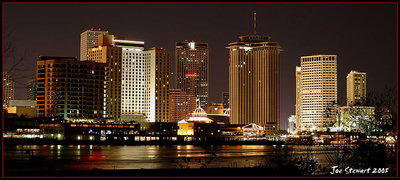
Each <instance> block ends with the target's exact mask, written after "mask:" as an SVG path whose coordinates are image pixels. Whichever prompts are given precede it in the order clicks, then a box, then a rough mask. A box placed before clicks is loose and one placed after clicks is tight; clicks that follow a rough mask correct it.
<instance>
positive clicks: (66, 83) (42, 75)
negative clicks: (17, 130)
mask: <svg viewBox="0 0 400 180" xmlns="http://www.w3.org/2000/svg"><path fill="white" fill-rule="evenodd" d="M105 68H106V64H105V63H97V62H91V61H79V60H77V59H76V58H74V57H52V56H40V57H39V59H38V60H37V72H36V74H37V76H36V78H37V106H38V117H55V116H61V117H62V118H65V119H71V118H105V117H106V114H105V109H104V108H105V107H104V106H105V102H104V91H105V84H104V83H105Z"/></svg>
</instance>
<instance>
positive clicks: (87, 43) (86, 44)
mask: <svg viewBox="0 0 400 180" xmlns="http://www.w3.org/2000/svg"><path fill="white" fill-rule="evenodd" d="M104 34H108V31H102V30H101V29H93V28H92V29H89V30H86V31H85V32H83V33H81V56H80V60H81V61H83V60H88V51H89V49H90V48H93V47H97V46H98V45H99V44H98V37H99V35H104Z"/></svg>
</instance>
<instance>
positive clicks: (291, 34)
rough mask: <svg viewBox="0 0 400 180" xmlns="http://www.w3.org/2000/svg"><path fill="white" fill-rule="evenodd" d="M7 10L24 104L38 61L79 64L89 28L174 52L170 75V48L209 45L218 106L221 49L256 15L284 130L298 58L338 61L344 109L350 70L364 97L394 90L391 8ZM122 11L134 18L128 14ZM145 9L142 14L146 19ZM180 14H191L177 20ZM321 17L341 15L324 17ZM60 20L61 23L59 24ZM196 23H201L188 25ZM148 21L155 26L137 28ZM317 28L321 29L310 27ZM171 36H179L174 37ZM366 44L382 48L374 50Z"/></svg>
mask: <svg viewBox="0 0 400 180" xmlns="http://www.w3.org/2000/svg"><path fill="white" fill-rule="evenodd" d="M4 6H5V8H4V10H5V11H4V27H3V28H4V32H5V34H7V33H9V32H10V31H12V33H13V34H12V36H11V37H9V36H4V37H5V39H4V41H5V43H7V42H9V40H10V41H12V43H13V45H14V46H15V47H16V51H17V52H16V55H17V56H20V55H22V54H23V51H24V50H25V49H28V50H29V51H28V53H27V55H26V56H25V60H24V67H21V68H19V70H23V72H24V74H23V75H24V78H18V77H15V78H13V77H12V78H13V79H16V81H17V83H16V88H15V89H16V93H15V99H26V87H23V86H24V85H23V84H25V85H26V84H27V81H28V80H29V79H30V78H32V77H34V75H33V74H34V72H35V70H34V67H35V64H36V59H37V57H38V56H39V55H49V56H51V55H54V56H67V57H70V56H76V57H79V52H80V48H79V44H80V43H79V40H80V34H81V33H82V32H84V31H85V30H87V29H90V28H92V27H94V28H102V30H106V31H109V33H110V34H117V35H121V36H124V37H127V39H131V40H139V41H144V42H145V44H146V48H149V47H153V46H157V47H163V48H165V49H167V50H168V51H170V52H171V57H170V66H171V70H172V72H174V73H175V72H176V70H174V69H172V67H174V62H173V59H174V58H175V55H174V54H173V51H174V45H175V42H177V41H184V40H189V41H191V40H194V41H200V42H206V43H208V44H209V49H210V50H209V51H210V80H209V81H210V90H209V91H210V100H209V101H210V103H211V102H219V101H220V94H221V92H222V91H226V90H228V89H229V88H228V82H229V81H228V79H229V70H228V68H229V66H228V60H229V56H228V50H227V49H225V47H226V45H227V44H228V43H229V42H234V41H236V38H237V36H239V35H245V34H248V33H250V32H252V13H253V12H257V15H258V20H257V21H258V23H257V24H258V27H257V30H258V33H260V34H265V35H268V36H272V37H273V39H274V40H275V41H277V42H279V43H280V45H282V47H284V50H285V51H284V52H282V54H281V69H280V77H281V79H280V82H281V91H280V94H285V95H284V96H281V99H280V101H281V114H280V121H281V128H282V127H283V126H284V123H283V122H285V121H286V120H287V118H288V117H289V116H290V115H292V114H295V113H294V112H295V107H294V105H295V77H294V76H293V69H294V67H295V66H296V65H297V66H298V65H299V64H300V62H299V58H300V57H301V56H307V55H315V54H335V55H338V62H337V63H338V74H337V75H338V77H337V81H338V99H339V100H341V101H345V98H346V75H347V73H348V72H349V71H350V70H352V69H358V70H359V71H361V72H366V73H368V80H367V81H368V91H367V92H372V91H380V90H382V89H383V87H384V86H385V85H389V86H395V85H396V81H395V80H396V67H397V66H396V53H395V52H396V44H395V43H396V35H395V33H396V31H395V30H396V26H395V25H396V23H395V22H396V18H395V16H394V15H395V12H396V11H395V8H396V6H395V5H393V4H373V5H368V4H351V5H348V4H342V5H341V4H335V5H332V4H285V5H284V4H268V3H267V4H252V5H246V4H225V5H216V4H210V5H204V4H202V5H193V4H190V5H189V4H182V5H179V4H161V5H150V4H126V5H112V4H101V5H95V4H87V5H82V4H75V5H73V4H68V5H59V4H52V5H46V4H26V5H24V4H6V5H4ZM23 7H29V8H24V11H21V10H20V9H19V8H23ZM104 8H108V10H109V11H112V12H114V11H118V13H109V14H107V15H106V14H101V13H88V12H102V11H101V9H104ZM70 9H74V11H73V12H74V13H75V14H68V16H66V13H67V12H69V10H70ZM126 9H131V10H129V11H125V10H126ZM143 9H147V10H146V12H144V11H143ZM221 9H222V10H221ZM179 10H185V11H187V12H191V13H186V14H185V16H180V15H181V14H180V13H179V12H180V11H179ZM238 10H241V11H238ZM53 11H54V12H58V13H56V14H55V15H54V16H52V17H47V16H48V13H51V12H53ZM204 11H207V12H209V13H208V14H203V15H204V16H205V17H203V16H199V15H198V14H199V12H204ZM326 11H328V12H340V13H332V14H325V13H324V12H326ZM33 12H35V13H33ZM126 12H129V14H126ZM167 12H171V13H168V15H169V16H167V18H168V19H169V21H165V20H163V19H164V18H159V17H164V16H162V14H163V13H167ZM231 12H236V13H234V14H232V13H231ZM14 13H18V14H14ZM81 13H84V14H81ZM28 14H29V16H28ZM51 14H54V13H51ZM58 14H60V15H61V16H57V15H58ZM91 14H93V15H91ZM138 15H142V16H140V17H141V18H137V19H135V21H133V22H132V23H126V21H124V20H123V19H129V18H133V17H135V16H137V17H139V16H138ZM149 15H151V16H149ZM109 16H112V17H115V18H121V19H122V20H121V23H118V21H115V22H114V21H113V18H112V17H109ZM54 17H57V21H53V20H52V19H51V18H54ZM79 17H84V18H79ZM193 19H195V20H197V21H198V22H197V23H190V20H193ZM36 20H40V21H36ZM66 20H68V21H71V20H75V21H74V22H75V23H76V24H75V25H74V26H71V25H69V24H68V25H67V24H64V23H63V22H65V21H66ZM148 20H153V21H154V22H156V23H149V24H146V25H145V26H143V25H140V24H143V23H144V22H148ZM43 22H47V23H51V24H52V25H53V27H54V28H47V29H42V28H43V27H47V26H43V25H41V23H43ZM183 22H187V24H185V25H187V26H182V25H183V24H182V23H183ZM242 22H245V23H242ZM316 23H318V24H319V26H315V27H314V26H313V25H314V24H316ZM20 24H26V27H30V31H26V28H23V26H21V25H20ZM169 26H170V27H169ZM127 27H129V28H127ZM322 27H324V28H322ZM13 28H14V30H12V29H13ZM54 29H58V30H54ZM175 29H179V31H176V32H175ZM228 30H229V31H228ZM147 31H149V32H147ZM22 32H23V33H22ZM53 32H55V33H53ZM160 33H161V34H160ZM163 33H164V34H163ZM55 39H56V40H57V41H55ZM370 44H373V45H374V44H379V46H371V45H370ZM369 48H371V49H369ZM3 63H4V65H5V67H4V69H3V71H7V70H9V69H10V67H11V64H12V60H10V59H5V60H4V61H3ZM32 66H33V67H32ZM25 73H26V74H25ZM11 74H12V73H11ZM30 75H33V76H30ZM14 76H17V75H14ZM21 76H22V75H21ZM381 79H385V80H384V81H382V80H381ZM174 81H175V80H174V79H171V84H175V82H174ZM171 88H174V87H173V86H172V87H171ZM343 103H344V102H343Z"/></svg>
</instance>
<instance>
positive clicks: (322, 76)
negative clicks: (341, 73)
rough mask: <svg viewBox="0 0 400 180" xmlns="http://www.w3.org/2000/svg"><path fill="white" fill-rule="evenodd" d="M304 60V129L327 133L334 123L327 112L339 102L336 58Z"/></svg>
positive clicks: (302, 85) (302, 70)
mask: <svg viewBox="0 0 400 180" xmlns="http://www.w3.org/2000/svg"><path fill="white" fill-rule="evenodd" d="M300 60H301V85H300V88H301V92H300V94H301V95H300V98H301V100H300V101H301V107H300V109H301V113H300V118H301V130H302V131H308V130H317V131H325V130H327V128H329V127H330V126H332V125H333V123H335V121H336V120H335V119H334V116H327V113H328V112H327V109H328V107H329V106H331V105H332V104H333V103H337V62H336V61H337V57H336V55H313V56H302V57H301V58H300Z"/></svg>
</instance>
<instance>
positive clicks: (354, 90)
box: [346, 70, 367, 106]
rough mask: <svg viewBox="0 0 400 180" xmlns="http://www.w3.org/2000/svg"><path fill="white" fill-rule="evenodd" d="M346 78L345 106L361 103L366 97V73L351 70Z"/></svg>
mask: <svg viewBox="0 0 400 180" xmlns="http://www.w3.org/2000/svg"><path fill="white" fill-rule="evenodd" d="M346 79H347V106H354V105H360V104H362V103H363V101H364V100H365V98H366V97H367V73H364V72H358V71H356V70H352V71H350V73H349V74H348V75H347V78H346Z"/></svg>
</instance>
